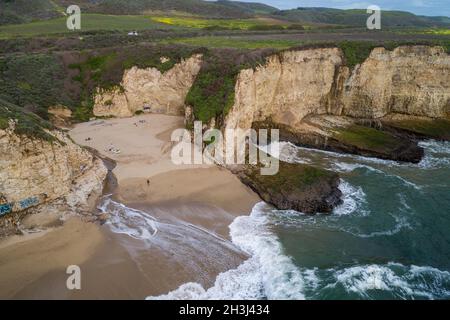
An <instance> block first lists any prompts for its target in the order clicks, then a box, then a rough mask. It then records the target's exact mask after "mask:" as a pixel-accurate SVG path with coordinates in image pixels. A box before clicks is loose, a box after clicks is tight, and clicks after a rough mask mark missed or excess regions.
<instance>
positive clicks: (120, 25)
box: [0, 14, 170, 39]
mask: <svg viewBox="0 0 450 320" xmlns="http://www.w3.org/2000/svg"><path fill="white" fill-rule="evenodd" d="M169 27H170V26H168V25H164V24H161V23H157V22H155V21H153V20H152V19H151V18H150V17H147V16H141V15H138V16H126V15H123V16H113V15H103V14H84V15H83V18H82V20H81V28H82V30H81V32H88V31H93V30H95V31H100V30H118V31H130V30H149V29H157V28H159V29H164V28H169ZM59 33H67V34H69V33H70V34H71V33H74V32H73V31H71V30H68V29H67V27H66V18H57V19H51V20H42V21H35V22H30V23H23V24H14V25H6V26H0V39H7V38H12V37H16V36H25V37H32V36H36V35H51V34H59Z"/></svg>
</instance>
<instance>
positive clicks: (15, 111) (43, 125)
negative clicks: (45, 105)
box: [0, 98, 56, 141]
mask: <svg viewBox="0 0 450 320" xmlns="http://www.w3.org/2000/svg"><path fill="white" fill-rule="evenodd" d="M11 120H14V121H15V122H16V123H15V128H14V132H15V133H16V134H19V135H25V136H28V137H31V138H39V139H42V140H45V141H55V140H56V138H55V137H54V136H52V135H51V134H49V133H47V132H46V131H45V129H47V130H51V129H53V126H52V124H50V123H49V122H48V121H45V120H43V119H42V118H40V117H39V116H37V115H36V114H34V113H31V112H27V111H25V110H24V109H23V108H20V107H18V106H16V105H14V104H12V103H9V102H8V101H5V100H3V99H2V98H0V129H2V130H4V129H7V128H9V121H11Z"/></svg>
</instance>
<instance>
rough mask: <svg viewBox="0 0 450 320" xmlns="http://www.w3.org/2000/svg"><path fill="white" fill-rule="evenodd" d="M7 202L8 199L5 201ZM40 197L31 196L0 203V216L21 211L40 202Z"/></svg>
mask: <svg viewBox="0 0 450 320" xmlns="http://www.w3.org/2000/svg"><path fill="white" fill-rule="evenodd" d="M5 202H6V201H5ZM39 202H40V201H39V197H29V198H26V199H23V200H19V201H18V202H10V203H0V217H1V216H4V215H6V214H8V213H11V212H15V211H21V210H25V209H28V208H31V207H33V206H35V205H38V204H39Z"/></svg>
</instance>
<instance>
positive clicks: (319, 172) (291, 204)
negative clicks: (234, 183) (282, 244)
mask: <svg viewBox="0 0 450 320" xmlns="http://www.w3.org/2000/svg"><path fill="white" fill-rule="evenodd" d="M232 171H233V172H234V173H236V174H237V176H238V177H239V179H240V180H241V181H242V182H243V183H244V184H246V185H247V186H249V187H250V188H251V189H253V190H254V191H255V192H256V193H257V194H258V195H259V196H260V197H261V198H262V199H263V200H264V201H266V202H268V203H270V204H272V205H274V206H275V207H276V208H277V209H280V210H296V211H299V212H303V213H306V214H315V213H319V212H320V213H330V212H331V211H332V210H333V208H335V207H336V206H338V205H339V204H340V203H341V202H342V200H341V196H342V193H341V191H340V190H339V188H338V187H339V175H338V174H337V173H334V172H331V171H327V170H324V169H320V168H316V167H313V166H309V165H304V164H291V163H287V162H282V161H280V168H279V171H278V173H277V174H275V175H272V176H270V175H261V173H260V167H259V166H252V165H242V166H239V167H236V168H233V169H232Z"/></svg>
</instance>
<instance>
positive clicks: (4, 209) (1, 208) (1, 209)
mask: <svg viewBox="0 0 450 320" xmlns="http://www.w3.org/2000/svg"><path fill="white" fill-rule="evenodd" d="M12 208H13V206H12V204H11V203H5V204H0V216H3V215H5V214H7V213H10V212H11V211H12Z"/></svg>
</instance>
